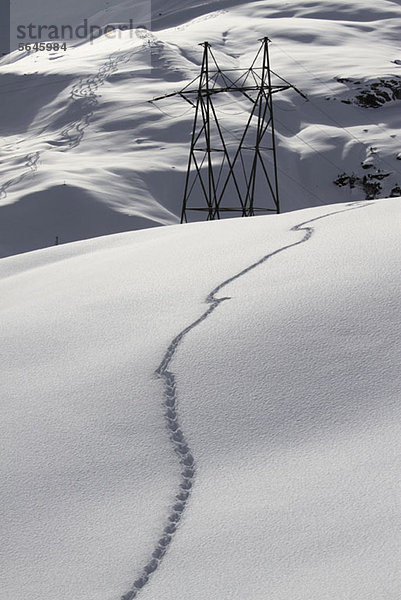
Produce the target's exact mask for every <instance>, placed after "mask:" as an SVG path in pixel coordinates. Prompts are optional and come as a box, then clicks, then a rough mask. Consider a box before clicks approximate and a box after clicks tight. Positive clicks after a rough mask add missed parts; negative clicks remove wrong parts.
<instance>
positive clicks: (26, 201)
mask: <svg viewBox="0 0 401 600" xmlns="http://www.w3.org/2000/svg"><path fill="white" fill-rule="evenodd" d="M100 4H101V5H102V6H101V10H99V6H100V5H99V2H88V3H87V4H86V5H82V3H81V4H80V3H77V2H75V3H68V4H65V5H64V6H63V11H64V12H63V14H64V18H65V20H66V22H67V20H68V19H69V20H70V22H71V23H73V22H75V20H76V19H77V15H78V14H79V16H80V17H82V16H84V15H86V16H87V17H88V18H89V17H93V18H96V21H97V22H98V23H99V25H102V24H103V23H105V24H106V23H109V22H117V21H118V19H119V18H120V17H121V15H122V14H126V10H127V3H126V2H125V3H124V2H117V1H116V0H114V1H108V2H105V3H104V6H103V3H100ZM42 5H43V6H41V7H42V9H44V7H45V4H44V3H42ZM51 6H52V5H51V3H50V4H49V7H48V8H49V11H50V10H51ZM133 8H134V4H133ZM151 8H152V14H151V23H152V32H151V34H150V36H149V37H148V38H147V39H142V38H138V37H137V36H136V35H135V36H133V35H132V31H131V32H125V34H124V35H122V36H121V38H120V39H117V40H113V39H110V38H108V39H107V38H105V37H102V38H99V39H97V40H95V41H94V42H93V43H92V44H90V43H80V44H76V45H73V44H69V46H70V47H69V49H68V51H67V52H63V51H59V52H51V53H46V52H45V53H33V54H30V55H27V54H25V53H21V52H18V51H16V52H14V53H13V55H12V56H11V59H10V60H9V61H8V63H6V60H5V59H3V61H2V63H1V66H0V85H1V91H2V93H1V98H0V108H1V115H2V119H1V135H2V144H1V156H0V160H1V162H0V256H8V255H10V254H16V253H20V252H26V251H29V250H33V249H36V248H41V247H46V246H50V245H52V244H54V243H55V240H56V237H58V238H59V240H60V241H61V242H62V243H63V242H68V241H74V240H78V239H85V238H90V237H93V236H99V235H104V234H107V233H115V232H118V231H123V230H131V229H138V228H143V227H150V226H153V225H165V224H173V223H177V222H178V215H179V213H180V208H181V201H182V195H183V186H184V176H185V170H186V164H187V155H188V149H189V140H190V134H191V128H192V119H193V109H192V108H191V107H190V106H188V105H187V104H186V103H185V102H184V101H183V100H181V99H180V100H178V99H173V100H169V101H163V102H160V103H158V104H157V105H155V104H149V103H148V100H150V99H152V98H153V97H155V96H158V95H161V94H163V93H167V92H172V91H178V90H180V89H181V88H182V87H183V86H184V85H185V84H186V83H188V82H189V81H190V80H192V79H193V78H194V77H195V76H196V75H197V74H198V72H199V65H200V60H201V51H202V49H201V48H200V47H199V46H198V44H199V43H201V42H203V41H204V40H205V38H207V40H208V41H209V42H210V43H211V44H212V46H213V50H214V52H215V54H216V56H217V58H218V60H219V62H220V63H221V65H222V66H223V67H226V68H233V67H235V68H237V67H239V68H247V67H248V66H249V65H250V63H251V61H252V59H253V57H254V55H255V54H256V51H257V49H258V39H259V38H261V37H263V36H265V35H268V36H269V37H270V38H271V39H272V44H271V55H272V64H273V67H274V70H275V71H277V72H278V73H279V74H280V75H282V76H283V77H285V78H286V79H288V80H290V81H291V82H292V83H293V84H294V85H296V86H297V87H298V88H300V89H301V90H302V91H303V92H304V93H305V94H306V95H307V97H308V101H306V100H305V99H304V98H302V97H301V96H299V95H297V94H296V93H295V92H294V91H288V92H286V93H285V94H282V95H281V96H280V97H277V100H276V104H275V106H276V130H277V141H278V151H279V177H280V188H281V197H282V206H283V210H284V211H290V210H294V209H298V208H302V207H308V206H318V205H320V204H322V203H323V204H330V203H333V202H338V201H339V199H342V200H343V201H346V200H347V199H353V200H358V199H365V198H376V197H379V196H388V195H394V196H397V195H400V194H401V188H400V186H401V162H400V160H398V159H400V158H401V141H400V134H399V129H400V114H401V112H400V102H401V48H400V42H399V31H400V28H401V6H400V3H399V2H396V1H395V0H379V2H377V3H376V4H375V6H374V7H373V6H372V7H367V6H366V3H363V2H361V1H359V0H353V1H352V2H345V0H335V1H333V2H329V3H328V2H323V1H321V2H309V3H305V2H300V1H299V0H292V1H290V2H285V3H283V2H280V3H279V2H270V1H269V2H267V0H260V1H256V2H239V1H234V0H231V1H228V0H227V1H221V2H219V1H218V0H215V1H213V2H203V3H201V4H199V3H197V2H186V3H185V5H184V6H183V3H182V2H176V1H173V0H166V1H165V2H159V1H154V2H153V3H152V5H151ZM26 10H28V13H29V10H31V12H32V7H31V8H30V9H29V7H27V9H26ZM29 14H30V13H29ZM31 16H32V15H31ZM22 18H23V15H22V14H21V19H22ZM32 18H33V17H32ZM150 65H151V66H152V68H151V69H150ZM242 109H243V107H242V105H241V104H238V103H237V102H234V101H232V102H231V101H230V103H229V105H228V106H227V110H226V114H225V115H224V119H225V124H226V127H227V129H228V130H229V131H230V132H232V134H233V142H234V143H235V140H236V139H237V138H238V135H239V131H240V129H239V126H238V119H239V116H238V115H239V113H240V112H241V111H242ZM397 157H398V159H397ZM334 182H337V185H336V184H335V183H334Z"/></svg>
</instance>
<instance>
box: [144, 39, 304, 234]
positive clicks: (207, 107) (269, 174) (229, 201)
mask: <svg viewBox="0 0 401 600" xmlns="http://www.w3.org/2000/svg"><path fill="white" fill-rule="evenodd" d="M260 42H261V46H260V48H259V51H258V53H257V55H256V57H255V59H254V60H253V62H252V64H251V66H250V67H249V69H247V70H242V71H241V72H240V73H241V74H238V71H239V70H238V69H228V70H227V69H226V70H222V69H221V68H220V67H219V65H218V63H217V61H216V58H215V56H214V54H213V52H212V49H211V45H210V44H209V43H208V42H204V43H203V44H200V45H201V46H203V49H204V50H203V59H202V66H201V72H200V75H198V77H196V78H195V79H194V80H193V81H191V82H190V83H189V84H188V85H187V86H185V87H184V88H183V89H182V90H181V91H180V92H177V93H174V94H167V95H165V96H162V97H160V98H155V99H154V100H160V99H161V98H167V97H169V96H175V95H177V94H178V95H179V96H181V97H182V98H184V99H185V100H186V101H187V102H189V103H190V104H191V105H192V106H193V107H194V109H195V116H194V122H193V129H192V136H191V147H190V152H189V159H188V167H187V174H186V179H185V189H184V198H183V203H182V211H181V223H183V222H187V221H188V215H189V213H190V212H191V211H203V212H206V213H207V220H213V219H220V218H221V216H222V214H223V213H225V214H226V215H227V216H235V215H236V214H238V213H239V214H241V216H243V217H247V216H252V215H255V214H263V213H269V212H274V213H279V212H280V201H279V190H278V174H277V171H278V169H277V153H276V141H275V131H274V118H273V95H274V94H275V93H278V92H281V91H284V90H287V89H289V88H293V89H295V90H296V91H297V92H298V93H300V94H301V95H302V96H303V94H302V93H301V92H299V90H297V89H296V88H295V87H294V86H292V85H291V84H290V83H289V82H288V81H286V80H285V79H283V78H282V77H280V76H279V75H277V74H276V73H274V71H272V70H271V68H270V57H269V43H270V40H269V38H267V37H265V38H263V39H262V40H260ZM232 73H234V74H235V75H234V76H233V75H232ZM227 94H231V95H236V98H239V100H242V101H244V103H245V104H246V105H247V106H246V107H244V106H243V104H241V103H240V104H241V108H242V114H243V115H244V116H245V121H244V125H243V127H242V130H241V131H240V132H239V135H236V136H235V142H234V143H232V141H230V140H232V132H230V131H228V130H227V129H226V128H225V127H224V126H223V124H222V118H221V114H220V115H219V113H220V112H221V109H222V108H224V107H225V105H226V104H227V103H225V102H224V101H222V99H223V98H225V97H226V96H225V95H227ZM244 99H245V100H244Z"/></svg>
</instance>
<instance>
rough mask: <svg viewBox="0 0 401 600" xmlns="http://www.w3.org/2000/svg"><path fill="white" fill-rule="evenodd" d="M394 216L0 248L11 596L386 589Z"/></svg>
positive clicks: (391, 589) (393, 460)
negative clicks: (13, 251) (2, 253)
mask: <svg viewBox="0 0 401 600" xmlns="http://www.w3.org/2000/svg"><path fill="white" fill-rule="evenodd" d="M258 6H259V8H260V9H261V10H262V9H263V10H264V7H265V4H263V3H259V5H258ZM372 10H373V9H372ZM256 18H257V11H256V10H255V19H256ZM282 18H284V17H282ZM210 27H212V25H210ZM105 85H106V84H105ZM111 89H112V85H111V83H110V89H109V91H110V93H112V91H111ZM348 108H349V107H347V109H348ZM344 110H345V108H344ZM352 110H353V109H352ZM355 110H356V109H355ZM367 114H370V113H367ZM159 131H162V129H159ZM93 135H95V134H93ZM98 135H100V134H99V133H98ZM95 137H96V136H95ZM88 138H89V139H88V144H90V135H89V132H88ZM93 139H94V138H93ZM127 139H128V138H127ZM37 143H38V144H40V143H42V142H41V141H40V140H39V139H38V140H37ZM85 143H86V142H83V144H82V147H81V150H80V152H85V151H84V147H85ZM92 148H95V149H96V148H97V145H96V144H95V143H94V144H93V146H92ZM115 151H116V152H117V150H115ZM77 152H78V151H77ZM145 154H146V151H145ZM78 155H79V153H78V154H76V155H75V157H74V158H73V156H74V155H73V154H71V155H68V157H69V158H68V160H70V161H71V165H72V166H75V167H76V171H71V173H72V175H71V176H74V177H75V176H76V177H78V173H79V166H80V161H79V159H78ZM45 156H46V157H48V158H46V159H45V158H44V157H45ZM59 156H61V154H60V155H58V153H57V152H54V153H52V152H50V151H49V152H48V153H47V154H44V155H43V161H45V160H46V161H47V160H49V161H52V160H57V157H59ZM65 156H67V155H65ZM111 160H112V158H111V159H110V161H111ZM140 160H142V159H140ZM49 165H50V162H49V164H48V167H49ZM40 168H41V169H42V167H40ZM46 168H47V167H46V166H45V164H43V171H42V176H40V170H39V169H38V179H36V180H35V179H34V178H33V179H32V181H31V183H32V185H43V186H45V185H46V172H47V171H46ZM48 173H50V171H49V172H48ZM35 182H36V183H35ZM39 182H41V183H39ZM88 182H89V179H88V181H87V182H86V183H85V185H88ZM15 193H16V192H15ZM94 202H95V200H94ZM17 205H18V203H17ZM400 212H401V211H400V202H399V199H397V198H394V199H385V200H376V201H372V202H355V203H352V204H349V203H348V204H336V205H330V206H325V207H314V208H309V209H306V210H301V211H293V212H289V213H287V214H283V215H274V216H260V217H255V218H249V219H227V220H222V221H218V222H216V221H215V222H209V223H191V224H188V225H186V226H179V225H178V226H171V227H159V228H152V229H147V230H143V231H136V232H131V233H128V232H127V233H121V234H118V235H115V236H112V237H103V238H99V239H96V240H88V241H81V242H76V243H73V244H67V245H64V246H59V247H57V248H48V249H44V250H39V251H37V252H32V253H28V254H23V255H20V256H14V257H9V258H4V259H3V260H2V261H0V285H1V309H0V310H1V314H0V322H1V339H2V377H1V380H0V389H1V392H0V394H1V397H2V419H1V429H2V431H1V434H0V437H1V440H2V445H3V448H2V452H1V469H2V472H1V480H2V486H1V488H2V489H1V493H2V502H1V506H2V512H3V514H2V524H3V532H2V543H1V549H0V554H1V555H2V564H3V567H2V569H1V575H0V578H1V585H0V589H1V598H2V600H3V599H4V600H9V599H11V598H12V599H13V600H25V599H27V598H29V600H54V599H55V598H57V600H71V599H74V600H100V599H101V600H118V599H119V598H124V600H133V599H134V598H140V599H141V600H160V599H161V598H162V599H163V600H177V598H188V599H191V600H216V599H219V600H233V599H237V598H238V599H239V598H241V599H242V598H246V599H249V600H266V598H269V599H271V600H289V599H294V600H295V599H296V600H339V599H351V598H352V600H367V599H369V600H382V599H383V598H385V599H386V600H399V598H400V596H401V568H400V567H401V561H400V544H401V533H400V532H401V510H400V508H401V507H400V477H401V424H400V423H401V422H400V417H401V414H400V413H401V408H400V403H399V390H400V377H399V364H400V360H401V356H400V345H399V339H400V332H399V323H400V317H401V314H400V313H401V311H400V302H399V298H400V292H401V289H400V288H401V284H400V282H401V279H400V276H399V275H400V261H399V257H400V250H401V248H400V235H399V224H400Z"/></svg>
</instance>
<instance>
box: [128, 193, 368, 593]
mask: <svg viewBox="0 0 401 600" xmlns="http://www.w3.org/2000/svg"><path fill="white" fill-rule="evenodd" d="M369 204H372V202H369V203H367V202H361V201H357V202H352V203H351V204H347V205H346V207H347V208H344V209H341V210H337V211H335V212H330V213H326V214H324V215H320V216H319V217H315V218H312V219H308V220H307V221H304V222H302V223H298V224H297V225H294V226H293V227H291V230H290V231H295V232H298V231H304V232H305V234H304V236H303V238H302V239H301V240H298V241H297V242H294V243H292V244H287V245H286V246H282V247H281V248H278V249H277V250H274V251H273V252H270V253H269V254H266V255H265V256H263V257H262V258H261V259H260V260H258V261H257V262H255V263H253V264H251V265H250V266H249V267H246V268H245V269H243V270H242V271H240V272H239V273H237V274H236V275H233V276H232V277H230V278H228V279H226V280H225V281H223V282H222V283H220V284H219V285H218V286H216V287H215V288H214V289H213V290H212V291H211V292H210V293H209V294H208V295H207V297H206V300H205V302H206V303H207V304H210V306H209V308H208V309H207V310H206V311H205V312H204V313H203V314H202V315H201V316H200V317H199V318H198V319H196V321H194V322H193V323H191V324H190V325H188V326H187V327H185V329H183V330H182V331H181V332H180V333H179V334H178V335H177V336H176V337H175V338H174V339H173V340H172V341H171V343H170V345H169V346H168V348H167V351H166V353H165V355H164V357H163V360H162V362H161V363H160V365H159V367H158V368H157V369H156V372H155V374H156V375H157V376H158V377H159V378H160V379H162V380H163V384H164V400H163V408H164V410H165V413H164V415H165V419H166V426H167V430H168V433H169V437H170V440H171V443H172V446H173V449H174V452H175V453H176V455H177V457H178V461H179V464H180V468H181V482H180V485H179V490H178V492H177V494H176V496H175V503H174V505H173V507H172V509H171V512H170V514H169V517H168V523H167V525H166V526H165V528H164V529H163V532H162V535H161V537H160V539H159V541H158V542H157V544H156V547H155V549H154V551H153V552H152V556H151V558H150V560H149V561H148V562H147V564H146V565H145V567H144V568H143V569H142V573H141V575H140V577H139V578H138V579H137V580H136V581H135V582H134V584H133V587H132V589H131V590H129V591H128V592H127V593H126V594H124V595H123V596H121V600H134V598H136V597H137V595H138V593H139V592H140V590H141V589H142V588H143V587H144V586H145V585H146V584H147V583H148V581H149V579H150V576H151V575H152V573H154V572H155V571H156V570H157V568H158V567H159V565H160V563H161V561H162V560H163V557H164V555H165V554H166V552H167V549H168V547H169V546H170V544H171V542H172V541H173V537H174V534H175V533H176V531H177V529H178V526H179V524H180V522H181V519H182V517H183V514H184V511H185V508H186V506H187V504H188V501H189V499H190V495H191V490H192V487H193V484H194V480H195V470H196V465H195V461H194V458H193V456H192V453H191V451H190V448H189V446H188V443H187V441H186V438H185V435H184V432H183V430H182V427H181V425H180V422H179V418H178V412H177V408H178V406H177V405H178V398H177V386H176V379H175V375H174V373H173V372H172V371H170V370H169V366H170V363H171V361H172V359H173V358H174V355H175V353H176V351H177V349H178V348H179V345H180V343H181V342H182V340H183V338H184V337H185V336H186V335H187V333H189V332H190V331H191V330H192V329H195V327H197V326H198V325H200V324H201V323H202V322H203V321H205V320H206V319H207V318H208V317H209V316H210V315H211V314H212V313H213V312H214V311H215V309H216V308H217V307H218V306H219V304H221V302H224V301H225V300H230V297H223V298H216V294H217V293H218V292H219V291H220V290H221V289H222V288H223V287H225V286H227V285H228V284H230V283H232V282H233V281H235V280H236V279H239V278H240V277H242V276H243V275H246V274H247V273H249V272H250V271H252V270H253V269H256V267H258V266H260V265H262V264H263V263H264V262H266V261H267V260H268V259H269V258H273V256H276V255H277V254H280V253H281V252H284V251H285V250H289V249H290V248H294V247H295V246H299V245H300V244H304V243H305V242H307V241H308V240H310V238H311V237H312V235H313V233H314V231H315V229H314V228H313V227H310V226H308V225H310V223H315V222H316V221H320V220H321V219H326V218H327V217H331V216H334V215H338V214H340V213H343V212H349V211H350V210H355V209H358V208H364V207H366V206H368V205H369Z"/></svg>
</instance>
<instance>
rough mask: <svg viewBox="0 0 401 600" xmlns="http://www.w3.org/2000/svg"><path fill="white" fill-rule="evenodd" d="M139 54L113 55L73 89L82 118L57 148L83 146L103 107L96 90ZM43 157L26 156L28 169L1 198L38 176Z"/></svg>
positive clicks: (7, 184)
mask: <svg viewBox="0 0 401 600" xmlns="http://www.w3.org/2000/svg"><path fill="white" fill-rule="evenodd" d="M137 51H138V48H135V49H133V50H129V51H128V52H125V53H124V54H122V55H120V56H114V54H112V55H110V56H109V57H108V59H107V60H106V62H105V63H104V64H103V65H102V66H101V67H100V69H99V71H98V72H97V73H96V74H95V75H90V76H88V77H87V78H82V79H80V81H79V82H78V83H76V84H74V85H73V86H72V88H71V90H70V100H71V101H72V102H74V103H79V115H80V116H79V117H78V118H77V119H75V120H74V121H73V122H72V123H70V124H69V125H67V127H65V128H64V129H63V130H62V131H61V134H60V138H59V140H58V141H55V142H53V145H54V146H56V147H59V150H60V151H61V152H67V151H68V150H72V149H73V148H76V147H77V146H79V144H80V143H81V142H82V139H83V137H84V135H85V130H86V129H87V128H88V126H89V124H90V121H91V119H92V117H93V115H94V112H95V109H96V108H97V106H98V105H99V99H98V96H97V94H96V91H97V90H98V89H99V87H100V86H101V85H103V84H104V83H105V81H106V80H107V79H108V77H110V75H111V74H112V73H114V72H115V71H117V70H118V68H119V65H120V64H121V63H124V62H128V61H129V60H130V58H131V57H132V56H133V54H135V53H136V52H137ZM44 131H45V130H44ZM63 146H64V147H63ZM41 154H42V152H41V151H36V152H30V153H28V154H27V155H26V156H25V157H24V161H25V163H24V167H25V168H26V170H25V171H24V172H23V173H21V175H18V176H16V177H12V178H10V179H8V180H7V181H6V182H5V183H3V184H2V185H0V199H4V198H6V197H7V192H8V190H9V189H10V188H11V187H13V186H15V185H17V184H18V183H20V182H21V181H22V180H23V179H26V178H27V177H29V176H31V175H34V174H35V173H36V171H37V170H38V162H39V158H40V156H41Z"/></svg>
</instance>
